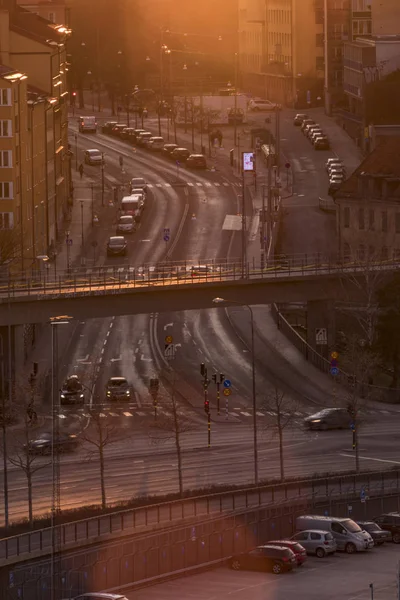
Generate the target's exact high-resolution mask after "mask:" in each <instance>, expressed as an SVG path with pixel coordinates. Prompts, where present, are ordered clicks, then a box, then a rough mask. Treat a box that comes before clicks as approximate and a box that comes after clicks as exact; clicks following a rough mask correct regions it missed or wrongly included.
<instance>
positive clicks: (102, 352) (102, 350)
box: [101, 346, 105, 354]
mask: <svg viewBox="0 0 400 600" xmlns="http://www.w3.org/2000/svg"><path fill="white" fill-rule="evenodd" d="M104 350H105V348H104V346H103V347H102V349H101V354H104Z"/></svg>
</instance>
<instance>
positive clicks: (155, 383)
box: [150, 377, 160, 420]
mask: <svg viewBox="0 0 400 600" xmlns="http://www.w3.org/2000/svg"><path fill="white" fill-rule="evenodd" d="M159 389H160V381H159V380H158V378H157V377H152V378H151V379H150V395H151V397H152V398H153V406H154V419H155V420H157V404H158V392H159Z"/></svg>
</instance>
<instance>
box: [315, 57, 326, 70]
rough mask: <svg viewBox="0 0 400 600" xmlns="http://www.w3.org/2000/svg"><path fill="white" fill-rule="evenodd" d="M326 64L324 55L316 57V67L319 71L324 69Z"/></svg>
mask: <svg viewBox="0 0 400 600" xmlns="http://www.w3.org/2000/svg"><path fill="white" fill-rule="evenodd" d="M324 65H325V60H324V57H323V56H317V57H316V59H315V68H316V69H317V71H323V70H324Z"/></svg>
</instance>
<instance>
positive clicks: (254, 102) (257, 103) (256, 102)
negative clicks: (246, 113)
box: [249, 98, 278, 112]
mask: <svg viewBox="0 0 400 600" xmlns="http://www.w3.org/2000/svg"><path fill="white" fill-rule="evenodd" d="M277 107H278V105H277V104H274V103H273V102H270V100H263V99H262V98H252V99H251V100H250V102H249V110H252V111H254V112H258V111H261V110H275V109H276V108H277Z"/></svg>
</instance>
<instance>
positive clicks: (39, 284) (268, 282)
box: [0, 255, 400, 327]
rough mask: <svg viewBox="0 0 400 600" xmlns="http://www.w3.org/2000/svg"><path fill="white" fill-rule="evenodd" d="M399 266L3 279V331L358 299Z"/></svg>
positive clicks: (149, 269)
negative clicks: (365, 287)
mask: <svg viewBox="0 0 400 600" xmlns="http://www.w3.org/2000/svg"><path fill="white" fill-rule="evenodd" d="M399 268H400V262H396V261H387V262H383V263H381V262H379V263H378V262H374V263H369V264H361V263H340V262H338V261H335V260H334V259H332V257H328V258H324V257H320V256H318V257H311V258H310V257H309V256H306V255H304V256H303V255H297V256H295V257H285V258H284V259H277V260H273V261H268V262H267V263H265V264H264V265H256V264H253V265H247V266H246V268H245V269H243V265H242V264H241V263H239V262H230V261H220V262H218V263H217V262H216V261H204V262H203V261H202V262H200V263H182V262H179V263H178V262H176V263H174V262H168V263H158V264H146V265H143V266H141V267H137V266H129V265H124V266H122V267H109V266H101V267H97V268H93V269H76V270H74V272H61V273H58V275H57V277H55V276H53V277H48V276H44V275H43V274H41V275H40V274H33V275H32V276H29V277H24V278H18V277H10V278H8V279H7V280H4V279H3V280H0V327H1V326H6V325H22V324H27V323H41V322H46V321H48V320H49V319H50V317H53V316H56V315H63V314H69V315H71V316H72V317H74V318H77V319H88V318H101V317H108V316H122V315H135V314H149V313H154V312H175V311H181V310H193V309H201V308H210V307H212V306H214V305H213V302H212V301H213V298H215V297H217V296H220V297H223V298H227V299H228V300H232V301H234V302H235V303H236V302H239V303H244V304H270V303H272V302H278V303H284V302H305V301H306V302H313V301H314V302H315V301H316V302H318V301H319V302H320V301H322V302H327V301H328V302H332V301H333V302H334V301H336V300H343V298H346V299H351V300H354V301H358V300H362V286H360V285H357V281H358V280H359V281H361V279H362V278H363V277H364V278H365V274H366V270H367V269H368V270H369V271H374V272H377V271H380V272H382V275H383V276H385V275H386V273H387V274H388V275H390V274H391V273H393V272H394V271H396V270H398V269H399ZM227 305H229V302H227Z"/></svg>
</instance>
